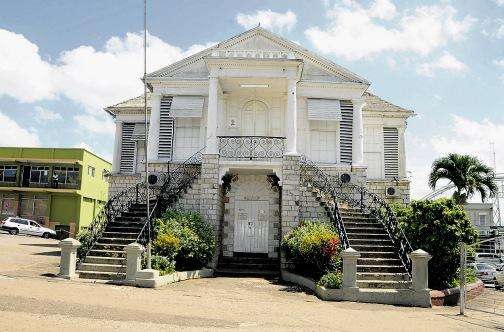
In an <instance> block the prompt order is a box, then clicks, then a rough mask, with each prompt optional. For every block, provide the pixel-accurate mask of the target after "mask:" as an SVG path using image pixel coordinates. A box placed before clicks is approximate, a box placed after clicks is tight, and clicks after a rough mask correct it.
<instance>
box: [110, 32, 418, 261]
mask: <svg viewBox="0 0 504 332" xmlns="http://www.w3.org/2000/svg"><path fill="white" fill-rule="evenodd" d="M147 83H148V87H149V90H150V93H149V95H148V102H147V107H148V112H149V114H150V115H149V119H150V120H149V130H148V149H147V158H148V161H149V163H150V169H151V171H152V172H154V173H155V174H158V175H161V174H162V173H163V172H167V171H168V170H173V169H174V168H175V167H176V165H177V164H180V163H182V162H184V161H185V160H186V159H188V158H189V157H191V156H192V155H194V154H195V153H197V152H198V151H202V154H203V157H202V163H201V174H200V176H199V177H198V178H197V179H196V180H195V181H194V183H193V184H192V187H191V188H188V189H187V190H186V193H185V194H184V195H183V196H182V197H181V198H180V200H179V201H178V203H177V204H178V207H180V208H184V209H188V210H194V211H199V212H201V213H202V214H203V215H204V216H205V217H206V218H207V219H208V220H209V221H211V222H212V223H214V225H215V230H216V236H218V238H219V242H220V255H221V256H223V257H226V256H228V257H230V256H233V255H234V254H236V253H263V254H267V256H268V257H270V258H275V257H278V253H279V240H280V238H281V236H282V234H285V232H286V231H288V230H289V229H291V228H292V227H294V226H295V225H296V224H297V223H298V222H299V220H303V219H313V218H327V215H326V211H324V209H323V208H322V207H321V206H320V204H319V202H317V197H315V196H316V195H313V192H312V191H311V190H310V188H309V186H308V187H307V186H306V185H305V183H304V182H303V180H302V179H300V172H302V170H301V171H300V166H299V163H300V160H302V161H307V160H311V161H312V162H314V164H315V165H318V167H319V168H320V170H322V171H323V172H324V174H329V175H330V176H332V177H333V178H334V179H335V181H343V182H347V181H349V182H350V183H354V184H358V185H362V186H365V187H367V188H368V190H369V191H371V192H374V193H376V194H378V195H380V196H382V197H384V198H386V199H387V200H389V201H398V202H408V201H409V180H408V179H407V176H406V156H405V148H404V147H405V143H404V132H405V129H406V123H407V119H408V118H409V117H411V116H412V115H413V114H414V113H413V112H412V111H410V110H407V109H404V108H401V107H399V106H396V105H393V104H391V103H389V102H387V101H384V100H382V99H380V98H379V97H377V96H375V95H373V94H371V93H369V92H367V90H368V88H369V85H370V83H369V82H368V81H367V80H365V79H364V78H361V77H359V76H358V75H356V74H353V73H351V72H349V71H348V70H346V69H344V68H342V67H340V66H338V65H337V64H335V63H333V62H331V61H329V60H327V59H324V58H322V57H320V56H318V55H315V54H313V53H311V52H309V51H307V50H306V49H304V48H302V47H300V46H299V45H298V44H296V43H293V42H290V41H288V40H285V39H283V38H281V37H279V36H277V35H274V34H272V33H271V32H269V31H267V30H265V29H262V28H260V27H258V28H254V29H252V30H249V31H246V32H245V33H242V34H240V35H237V36H235V37H233V38H231V39H229V40H226V41H224V42H221V43H219V44H217V45H215V46H213V47H211V48H209V49H206V50H204V51H202V52H199V53H197V54H195V55H192V56H190V57H188V58H186V59H183V60H181V61H179V62H176V63H174V64H172V65H169V66H167V67H165V68H162V69H160V70H158V71H155V72H153V73H150V74H149V75H147ZM143 103H144V99H143V96H140V97H136V98H133V99H130V100H127V101H125V102H122V103H119V104H117V105H114V106H111V107H108V108H106V111H107V112H108V113H110V114H111V115H112V116H113V117H114V118H115V123H116V134H115V148H114V159H113V174H112V175H111V177H110V181H111V188H110V190H111V194H112V195H113V194H114V193H117V192H119V191H120V190H122V189H123V188H125V187H127V186H130V185H132V184H134V183H136V182H139V181H141V179H142V172H143V169H144V164H143V163H144V151H145V150H144V149H145V146H144V142H143V139H144V136H145V128H144V124H143V121H144V115H143ZM319 198H320V197H319Z"/></svg>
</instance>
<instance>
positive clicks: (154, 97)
mask: <svg viewBox="0 0 504 332" xmlns="http://www.w3.org/2000/svg"><path fill="white" fill-rule="evenodd" d="M150 102H151V113H150V120H149V136H148V149H147V160H148V161H155V160H157V159H158V146H159V121H160V116H161V95H160V94H157V93H153V94H151V97H150Z"/></svg>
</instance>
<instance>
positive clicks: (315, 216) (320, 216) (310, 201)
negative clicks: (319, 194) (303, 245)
mask: <svg viewBox="0 0 504 332" xmlns="http://www.w3.org/2000/svg"><path fill="white" fill-rule="evenodd" d="M299 220H301V221H303V220H329V218H328V216H327V213H326V211H325V209H324V208H323V207H322V206H321V205H320V203H319V201H317V199H316V197H315V196H314V194H313V193H312V192H311V191H310V190H309V189H308V188H307V187H305V186H303V185H302V186H301V187H300V189H299Z"/></svg>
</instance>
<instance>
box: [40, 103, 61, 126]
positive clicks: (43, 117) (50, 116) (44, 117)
mask: <svg viewBox="0 0 504 332" xmlns="http://www.w3.org/2000/svg"><path fill="white" fill-rule="evenodd" d="M62 119H63V117H62V116H61V114H59V113H56V112H54V111H51V110H48V109H46V108H43V107H41V106H36V107H35V121H37V122H38V123H45V122H53V121H58V120H62Z"/></svg>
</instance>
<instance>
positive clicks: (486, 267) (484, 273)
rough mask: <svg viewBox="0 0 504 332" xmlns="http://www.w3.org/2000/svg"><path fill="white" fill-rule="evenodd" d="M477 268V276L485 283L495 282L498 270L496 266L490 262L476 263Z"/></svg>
mask: <svg viewBox="0 0 504 332" xmlns="http://www.w3.org/2000/svg"><path fill="white" fill-rule="evenodd" d="M473 266H474V267H475V268H476V277H477V278H478V279H480V280H481V281H483V282H484V283H494V282H495V276H496V275H497V270H496V269H495V267H494V266H492V265H490V264H488V263H478V262H477V263H475V264H474V265H473Z"/></svg>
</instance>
